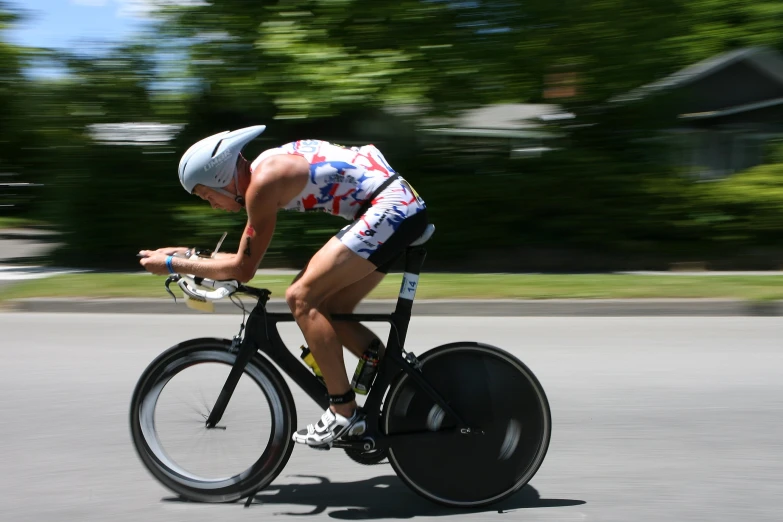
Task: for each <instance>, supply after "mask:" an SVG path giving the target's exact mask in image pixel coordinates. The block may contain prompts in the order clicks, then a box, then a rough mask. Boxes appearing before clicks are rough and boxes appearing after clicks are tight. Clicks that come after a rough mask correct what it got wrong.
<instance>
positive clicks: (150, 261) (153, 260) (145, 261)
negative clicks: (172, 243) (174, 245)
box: [139, 250, 169, 275]
mask: <svg viewBox="0 0 783 522" xmlns="http://www.w3.org/2000/svg"><path fill="white" fill-rule="evenodd" d="M139 255H143V256H145V257H142V258H141V259H140V260H139V264H140V265H141V266H143V267H144V269H145V270H146V271H147V272H150V273H153V274H155V275H168V274H169V269H168V268H166V257H168V254H162V253H160V252H156V251H153V250H142V251H141V252H139Z"/></svg>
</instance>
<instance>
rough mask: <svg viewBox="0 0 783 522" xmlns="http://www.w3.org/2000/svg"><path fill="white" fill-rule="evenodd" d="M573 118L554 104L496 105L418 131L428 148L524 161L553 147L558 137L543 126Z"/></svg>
mask: <svg viewBox="0 0 783 522" xmlns="http://www.w3.org/2000/svg"><path fill="white" fill-rule="evenodd" d="M573 117H574V115H573V114H571V113H566V112H563V110H562V109H561V108H560V106H558V105H555V104H524V103H518V104H497V105H487V106H484V107H478V108H476V109H470V110H466V111H463V112H460V113H458V114H457V115H456V116H454V117H452V118H437V119H427V120H424V121H423V122H421V126H420V129H419V131H420V132H421V133H422V134H423V135H424V136H426V142H427V145H428V146H429V147H430V148H433V147H436V148H437V147H440V148H444V149H454V150H458V151H460V152H462V153H467V154H471V155H476V154H478V155H481V154H495V153H502V154H510V155H511V157H513V158H525V157H533V156H539V155H541V154H542V153H544V152H546V151H549V150H553V148H554V147H555V145H554V141H553V140H554V139H555V138H557V137H559V136H560V134H558V133H556V132H553V131H552V130H551V128H548V127H547V126H546V122H549V121H560V120H568V119H571V118H573Z"/></svg>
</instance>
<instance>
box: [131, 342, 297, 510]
mask: <svg viewBox="0 0 783 522" xmlns="http://www.w3.org/2000/svg"><path fill="white" fill-rule="evenodd" d="M230 347H231V342H230V341H229V340H227V339H216V338H200V339H193V340H190V341H186V342H183V343H180V344H178V345H175V346H173V347H172V348H170V349H168V350H166V351H165V352H163V353H162V354H161V355H159V356H158V357H157V358H156V359H155V360H154V361H153V362H152V363H150V365H149V366H148V367H147V368H146V369H145V371H144V372H143V373H142V375H141V377H140V378H139V380H138V382H137V384H136V387H135V389H134V392H133V397H132V399H131V407H130V426H131V436H132V439H133V444H134V447H135V449H136V452H137V454H138V455H139V457H140V459H141V461H142V463H143V464H144V466H145V467H146V468H147V470H148V471H149V472H150V473H152V475H153V476H154V477H155V478H156V479H157V480H158V481H159V482H160V483H161V484H162V485H163V486H165V487H166V488H168V489H169V490H171V491H172V492H174V493H176V494H177V495H180V496H181V497H183V498H185V499H188V500H191V501H196V502H234V501H237V500H240V499H242V498H245V497H247V496H249V495H252V494H254V493H255V492H257V491H260V490H261V489H263V488H264V487H266V486H267V485H269V483H271V482H272V480H274V479H275V477H277V475H278V474H279V473H280V472H281V471H282V470H283V468H284V467H285V465H286V463H287V462H288V459H289V458H290V456H291V452H292V451H293V449H294V445H295V443H294V442H293V441H292V440H291V433H292V432H293V430H294V429H295V426H296V406H295V403H294V399H293V396H292V395H291V391H290V389H289V388H288V385H287V384H286V383H285V381H284V380H283V378H282V377H281V375H280V373H279V372H278V371H277V370H276V369H275V368H274V367H273V366H272V365H271V364H270V363H268V362H267V361H266V359H264V358H263V357H262V356H260V355H259V354H254V355H253V357H252V358H251V359H250V361H249V362H248V364H247V366H246V368H245V372H244V376H247V377H249V378H250V379H252V382H254V383H255V384H257V385H258V387H259V388H261V390H262V392H263V394H264V395H265V396H266V399H267V404H268V405H269V408H270V411H271V412H272V421H271V427H270V436H269V440H268V441H267V446H266V447H265V448H264V451H263V453H262V455H260V456H259V457H258V459H257V460H256V461H255V462H253V463H252V465H250V467H248V468H247V469H245V470H244V471H242V472H241V473H238V474H236V475H233V476H229V477H220V478H216V479H204V478H202V477H195V476H193V475H192V474H190V473H188V472H187V471H185V470H183V469H181V468H179V466H177V465H176V463H172V462H170V459H169V458H168V456H167V455H166V453H165V451H164V450H163V447H162V445H161V444H160V441H159V440H158V438H157V437H158V434H157V431H156V430H155V422H156V421H155V407H156V406H157V401H158V397H159V396H160V393H161V391H162V390H163V388H165V386H166V384H167V383H168V382H169V380H170V379H172V378H173V377H174V376H175V375H178V374H179V373H180V372H183V371H184V370H186V369H188V368H190V367H193V366H196V365H198V364H201V363H220V364H224V365H227V366H232V365H233V363H234V361H235V360H236V354H235V353H232V352H231V351H230ZM220 387H222V383H220ZM205 429H206V427H205Z"/></svg>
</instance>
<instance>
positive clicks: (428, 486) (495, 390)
mask: <svg viewBox="0 0 783 522" xmlns="http://www.w3.org/2000/svg"><path fill="white" fill-rule="evenodd" d="M420 361H421V363H422V370H421V371H422V373H423V375H424V377H425V378H426V379H427V381H428V382H429V383H430V384H431V385H432V386H433V387H434V388H435V389H436V390H437V391H438V393H440V395H441V396H442V397H443V398H444V399H445V400H446V402H447V403H448V404H449V405H450V406H451V407H452V408H453V409H454V411H455V412H457V414H458V415H461V416H462V418H463V419H464V420H465V422H467V424H468V426H470V427H471V428H477V429H479V430H481V431H482V432H483V434H469V435H465V434H459V432H458V431H457V430H455V428H456V421H455V420H454V419H452V418H450V416H449V415H448V414H446V413H445V412H444V411H443V410H442V409H441V407H440V406H438V405H437V404H436V403H435V402H434V401H433V400H432V399H431V398H430V397H429V395H427V394H426V393H425V392H424V391H423V390H422V389H421V388H420V387H419V386H418V385H416V384H415V383H414V382H413V380H412V379H411V378H410V377H409V376H408V374H406V373H402V374H400V376H399V377H398V379H397V380H396V381H395V382H394V383H393V384H392V386H391V387H390V389H389V394H388V400H387V402H386V405H385V406H384V413H383V415H384V417H383V426H384V431H385V432H386V433H387V434H389V435H395V434H403V433H409V432H442V435H441V436H435V437H430V438H428V439H426V440H422V439H419V440H418V441H417V442H415V443H411V442H410V441H409V442H406V441H405V440H398V441H396V442H395V441H394V440H393V439H391V441H390V446H389V449H388V455H389V462H390V463H391V465H392V467H393V468H394V470H395V472H396V473H397V475H398V476H399V477H400V478H401V479H402V480H403V481H404V482H405V483H406V484H407V485H408V486H409V487H410V488H411V489H413V490H414V491H415V492H416V493H418V494H419V495H421V496H423V497H425V498H427V499H429V500H431V501H433V502H437V503H439V504H444V505H448V506H455V507H465V508H468V507H478V506H483V505H487V504H492V503H495V502H499V501H500V500H502V499H504V498H506V497H508V496H510V495H512V494H513V493H514V492H516V491H518V490H519V489H520V488H522V487H523V486H524V485H525V484H527V483H528V481H529V480H530V479H531V478H532V477H533V475H535V473H536V471H537V470H538V468H539V467H540V465H541V463H542V462H543V460H544V457H545V455H546V451H547V448H548V446H549V439H550V433H551V414H550V410H549V403H548V401H547V398H546V395H545V393H544V390H543V388H542V387H541V384H540V383H539V382H538V380H537V379H536V377H535V375H533V373H532V372H531V371H530V369H529V368H528V367H527V366H525V365H524V364H523V363H522V362H521V361H520V360H518V359H517V358H515V357H514V356H512V355H511V354H509V353H507V352H505V351H503V350H500V349H498V348H495V347H493V346H489V345H485V344H480V343H472V342H462V343H454V344H449V345H444V346H441V347H438V348H435V349H433V350H431V351H429V352H427V353H425V354H424V355H422V357H421V358H420Z"/></svg>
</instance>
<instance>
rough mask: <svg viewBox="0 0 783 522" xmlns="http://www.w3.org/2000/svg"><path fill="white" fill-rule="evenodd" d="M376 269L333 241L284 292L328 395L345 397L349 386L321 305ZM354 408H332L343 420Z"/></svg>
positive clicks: (338, 347) (350, 405)
mask: <svg viewBox="0 0 783 522" xmlns="http://www.w3.org/2000/svg"><path fill="white" fill-rule="evenodd" d="M375 268H376V267H375V265H374V264H373V263H372V262H370V261H368V260H367V259H364V258H362V257H361V256H359V255H358V254H356V253H355V252H353V251H351V250H350V249H349V248H348V247H346V246H345V245H344V244H343V243H341V242H340V240H339V239H337V238H332V239H330V240H329V242H328V243H327V244H326V245H324V246H323V247H322V248H321V249H320V250H319V251H318V252H316V254H315V255H314V256H313V258H312V259H311V260H310V262H309V263H308V265H307V268H306V269H305V271H304V273H303V274H302V275H301V277H300V278H299V279H298V280H297V281H296V282H295V283H293V284H292V285H291V286H290V287H289V288H288V291H287V292H286V302H287V303H288V306H289V308H291V311H292V312H293V314H294V318H295V319H296V323H297V324H298V325H299V328H300V329H301V330H302V333H303V334H304V337H305V340H306V341H307V343H308V346H309V347H310V350H311V351H312V353H313V356H314V357H315V359H316V361H317V362H318V366H319V367H320V369H321V373H322V374H323V376H324V381H325V382H326V386H327V389H328V391H329V394H330V395H344V394H346V393H348V392H349V391H350V389H351V385H350V382H349V381H348V376H347V374H346V372H345V362H344V360H343V353H342V344H341V342H340V341H339V339H338V336H337V332H336V331H335V328H334V326H333V325H332V323H331V322H330V320H329V318H328V317H327V313H328V312H326V309H325V308H324V306H323V305H324V301H325V300H326V299H327V298H328V297H329V296H331V295H333V294H335V293H336V292H338V291H340V290H342V289H343V288H346V287H347V286H350V285H352V284H353V283H355V282H357V281H359V280H361V279H363V278H365V277H366V276H368V275H370V274H372V273H373V272H375ZM355 408H356V403H355V401H351V402H350V403H346V404H335V405H333V406H332V410H333V411H335V412H337V413H339V414H341V415H343V416H350V415H351V414H352V413H353V411H354V410H355Z"/></svg>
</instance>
